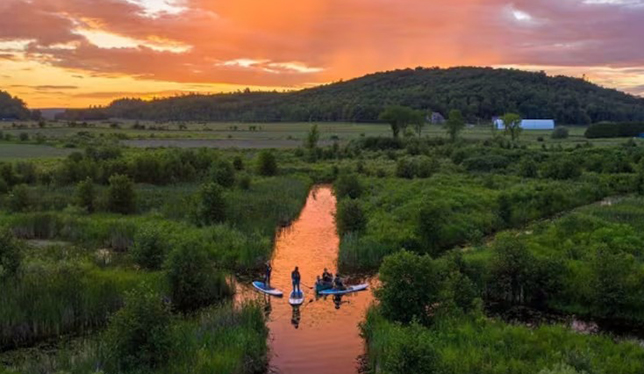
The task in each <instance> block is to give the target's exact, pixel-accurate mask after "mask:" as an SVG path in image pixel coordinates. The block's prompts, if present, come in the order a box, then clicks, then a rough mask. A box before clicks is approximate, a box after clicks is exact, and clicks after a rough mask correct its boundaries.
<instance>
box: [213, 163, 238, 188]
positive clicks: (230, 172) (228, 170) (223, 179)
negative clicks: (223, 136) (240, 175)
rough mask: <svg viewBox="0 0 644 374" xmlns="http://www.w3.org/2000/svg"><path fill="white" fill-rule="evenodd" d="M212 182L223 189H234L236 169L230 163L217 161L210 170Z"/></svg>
mask: <svg viewBox="0 0 644 374" xmlns="http://www.w3.org/2000/svg"><path fill="white" fill-rule="evenodd" d="M210 180H212V181H213V182H215V183H217V184H219V185H220V186H222V187H226V188H229V187H232V186H233V185H234V184H235V168H234V167H233V165H232V164H231V163H230V162H228V161H225V160H220V161H217V162H215V163H214V164H213V165H212V167H211V168H210Z"/></svg>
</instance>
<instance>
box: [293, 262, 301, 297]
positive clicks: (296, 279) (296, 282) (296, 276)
mask: <svg viewBox="0 0 644 374" xmlns="http://www.w3.org/2000/svg"><path fill="white" fill-rule="evenodd" d="M300 278H301V276H300V270H299V269H298V267H297V266H296V267H295V270H293V271H292V272H291V280H292V281H293V292H302V290H301V289H300Z"/></svg>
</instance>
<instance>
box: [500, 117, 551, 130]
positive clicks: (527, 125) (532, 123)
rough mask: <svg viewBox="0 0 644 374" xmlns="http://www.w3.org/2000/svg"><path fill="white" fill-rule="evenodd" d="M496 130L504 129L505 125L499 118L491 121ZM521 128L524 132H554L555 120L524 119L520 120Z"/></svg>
mask: <svg viewBox="0 0 644 374" xmlns="http://www.w3.org/2000/svg"><path fill="white" fill-rule="evenodd" d="M493 122H494V125H495V126H496V128H497V129H499V130H503V129H505V124H504V123H503V120H502V119H500V118H494V119H493ZM521 128H522V129H524V130H554V128H555V120H553V119H524V120H521Z"/></svg>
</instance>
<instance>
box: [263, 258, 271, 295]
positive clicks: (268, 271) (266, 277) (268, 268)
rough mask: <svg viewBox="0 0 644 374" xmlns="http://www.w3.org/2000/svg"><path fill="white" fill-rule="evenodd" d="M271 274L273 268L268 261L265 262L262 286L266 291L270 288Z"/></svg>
mask: <svg viewBox="0 0 644 374" xmlns="http://www.w3.org/2000/svg"><path fill="white" fill-rule="evenodd" d="M272 272H273V267H272V266H271V262H270V261H266V274H265V275H264V284H265V285H266V288H267V289H270V288H271V273H272Z"/></svg>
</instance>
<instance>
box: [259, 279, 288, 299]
mask: <svg viewBox="0 0 644 374" xmlns="http://www.w3.org/2000/svg"><path fill="white" fill-rule="evenodd" d="M253 287H255V289H257V291H259V292H263V293H265V294H268V295H271V296H282V295H283V293H282V291H280V290H278V289H276V288H273V287H266V284H264V282H259V281H255V282H253Z"/></svg>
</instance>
